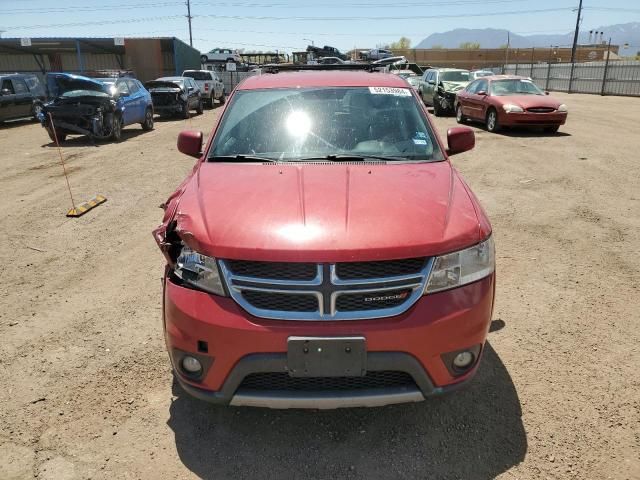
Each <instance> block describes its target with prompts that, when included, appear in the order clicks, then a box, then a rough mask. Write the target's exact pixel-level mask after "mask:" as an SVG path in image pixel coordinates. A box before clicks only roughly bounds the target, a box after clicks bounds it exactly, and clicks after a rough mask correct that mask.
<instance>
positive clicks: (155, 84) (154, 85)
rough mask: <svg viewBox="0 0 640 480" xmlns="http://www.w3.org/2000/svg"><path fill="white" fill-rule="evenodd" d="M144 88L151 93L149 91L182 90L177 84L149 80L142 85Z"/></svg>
mask: <svg viewBox="0 0 640 480" xmlns="http://www.w3.org/2000/svg"><path fill="white" fill-rule="evenodd" d="M144 88H146V89H147V90H149V91H151V90H167V89H170V90H182V87H181V86H180V84H179V83H174V82H165V81H159V80H151V81H150V82H147V83H145V84H144Z"/></svg>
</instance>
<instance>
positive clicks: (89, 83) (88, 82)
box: [46, 73, 111, 98]
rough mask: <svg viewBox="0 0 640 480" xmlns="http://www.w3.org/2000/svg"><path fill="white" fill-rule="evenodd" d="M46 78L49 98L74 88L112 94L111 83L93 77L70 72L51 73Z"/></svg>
mask: <svg viewBox="0 0 640 480" xmlns="http://www.w3.org/2000/svg"><path fill="white" fill-rule="evenodd" d="M46 78H47V90H48V92H49V98H56V97H59V96H60V95H62V94H63V93H66V92H71V91H74V90H88V91H92V92H101V93H106V94H108V95H110V96H111V91H110V87H109V85H107V84H105V83H103V82H100V81H98V80H94V79H93V78H89V77H83V76H81V75H73V74H70V73H49V74H47V77H46Z"/></svg>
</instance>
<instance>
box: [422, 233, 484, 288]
mask: <svg viewBox="0 0 640 480" xmlns="http://www.w3.org/2000/svg"><path fill="white" fill-rule="evenodd" d="M495 258H496V255H495V247H494V244H493V237H489V238H487V239H486V240H485V241H484V242H482V243H479V244H477V245H474V246H473V247H469V248H465V249H464V250H460V251H458V252H453V253H448V254H446V255H441V256H439V257H436V258H435V259H434V261H433V267H432V268H431V273H430V274H429V280H428V281H427V286H426V288H425V290H424V292H425V293H433V292H439V291H441V290H448V289H450V288H455V287H461V286H462V285H466V284H468V283H472V282H475V281H477V280H480V279H482V278H484V277H488V276H489V275H491V274H492V273H493V272H494V270H495V268H496V260H495Z"/></svg>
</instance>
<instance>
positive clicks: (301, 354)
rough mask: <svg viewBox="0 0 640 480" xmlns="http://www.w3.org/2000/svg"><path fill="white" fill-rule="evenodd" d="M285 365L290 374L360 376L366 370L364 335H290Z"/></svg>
mask: <svg viewBox="0 0 640 480" xmlns="http://www.w3.org/2000/svg"><path fill="white" fill-rule="evenodd" d="M287 367H288V369H289V375H290V376H292V377H362V376H364V375H366V373H367V344H366V340H365V338H364V337H289V338H288V340H287Z"/></svg>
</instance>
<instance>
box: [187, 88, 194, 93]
mask: <svg viewBox="0 0 640 480" xmlns="http://www.w3.org/2000/svg"><path fill="white" fill-rule="evenodd" d="M194 90H195V88H193V87H188V88H187V91H189V92H193V91H194Z"/></svg>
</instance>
